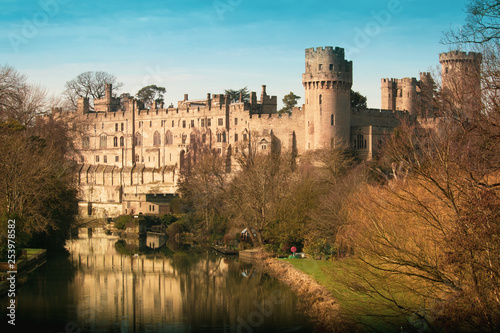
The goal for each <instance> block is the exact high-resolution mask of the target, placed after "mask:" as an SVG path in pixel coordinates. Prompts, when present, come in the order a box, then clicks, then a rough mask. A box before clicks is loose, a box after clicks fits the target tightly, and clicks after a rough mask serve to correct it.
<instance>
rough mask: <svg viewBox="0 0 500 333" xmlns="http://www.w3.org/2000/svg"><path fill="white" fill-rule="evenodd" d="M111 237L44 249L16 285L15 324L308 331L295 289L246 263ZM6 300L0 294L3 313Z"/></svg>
mask: <svg viewBox="0 0 500 333" xmlns="http://www.w3.org/2000/svg"><path fill="white" fill-rule="evenodd" d="M117 241H119V239H118V238H117V237H113V236H106V235H99V236H98V237H96V236H92V235H91V237H87V238H78V239H73V240H70V241H68V243H67V246H66V247H67V252H64V253H58V254H49V256H48V260H47V263H46V264H45V265H44V266H42V267H40V268H39V269H38V270H36V271H35V272H33V273H32V274H30V276H29V278H28V281H27V282H26V283H25V284H23V285H22V286H21V287H19V288H18V290H17V299H16V301H17V308H16V327H15V328H16V330H15V331H23V332H27V330H28V329H29V330H30V331H36V332H53V333H55V332H65V333H66V332H67V333H69V332H71V333H77V332H311V331H312V330H313V325H312V324H311V323H310V322H308V320H307V319H306V318H305V316H304V315H303V314H302V313H300V312H298V311H297V302H298V300H297V296H296V295H295V294H294V293H293V292H291V291H290V290H289V288H288V287H286V286H285V285H283V284H282V283H280V282H279V281H278V280H276V279H274V278H272V277H270V276H269V275H267V274H264V273H262V272H259V271H258V270H256V269H255V268H254V267H253V266H252V265H251V264H249V263H244V262H240V261H238V259H237V258H228V257H226V258H224V257H221V256H220V255H217V254H216V253H213V252H212V251H210V250H194V249H193V248H191V247H183V248H181V247H180V246H179V245H177V244H173V245H171V244H170V245H169V246H168V247H167V246H163V247H160V248H159V249H156V250H154V251H153V250H151V249H148V248H146V252H144V251H143V252H141V253H146V254H141V255H134V254H133V253H134V252H138V247H137V245H138V244H130V242H129V243H127V244H124V243H123V242H118V243H117ZM132 243H133V242H132ZM153 243H154V242H153ZM150 244H151V243H150ZM172 248H173V249H174V251H172V250H171V249H172ZM130 254H132V255H130ZM7 302H8V299H7V297H3V298H0V303H1V306H2V310H3V311H2V313H5V309H6V306H7ZM3 317H4V318H3V319H2V320H3V321H4V323H5V324H6V323H7V317H6V316H3ZM4 323H2V326H3V324H4ZM2 331H3V330H2Z"/></svg>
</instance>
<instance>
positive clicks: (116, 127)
mask: <svg viewBox="0 0 500 333" xmlns="http://www.w3.org/2000/svg"><path fill="white" fill-rule="evenodd" d="M115 132H118V123H116V124H115Z"/></svg>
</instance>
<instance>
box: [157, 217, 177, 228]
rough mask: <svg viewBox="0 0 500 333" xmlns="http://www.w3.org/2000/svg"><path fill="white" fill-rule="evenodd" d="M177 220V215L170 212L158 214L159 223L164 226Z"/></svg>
mask: <svg viewBox="0 0 500 333" xmlns="http://www.w3.org/2000/svg"><path fill="white" fill-rule="evenodd" d="M177 220H178V219H177V217H175V216H174V215H172V214H163V215H162V216H160V223H161V224H163V225H164V226H166V227H168V226H169V225H171V224H172V223H174V222H176V221H177Z"/></svg>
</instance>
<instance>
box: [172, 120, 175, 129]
mask: <svg viewBox="0 0 500 333" xmlns="http://www.w3.org/2000/svg"><path fill="white" fill-rule="evenodd" d="M174 125H175V121H173V120H172V128H173V127H174Z"/></svg>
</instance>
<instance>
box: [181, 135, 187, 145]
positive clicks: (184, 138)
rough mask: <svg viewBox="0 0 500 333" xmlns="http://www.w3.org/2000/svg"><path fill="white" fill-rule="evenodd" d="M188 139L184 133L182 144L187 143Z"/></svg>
mask: <svg viewBox="0 0 500 333" xmlns="http://www.w3.org/2000/svg"><path fill="white" fill-rule="evenodd" d="M186 140H187V135H186V134H182V144H183V145H185V144H186Z"/></svg>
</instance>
